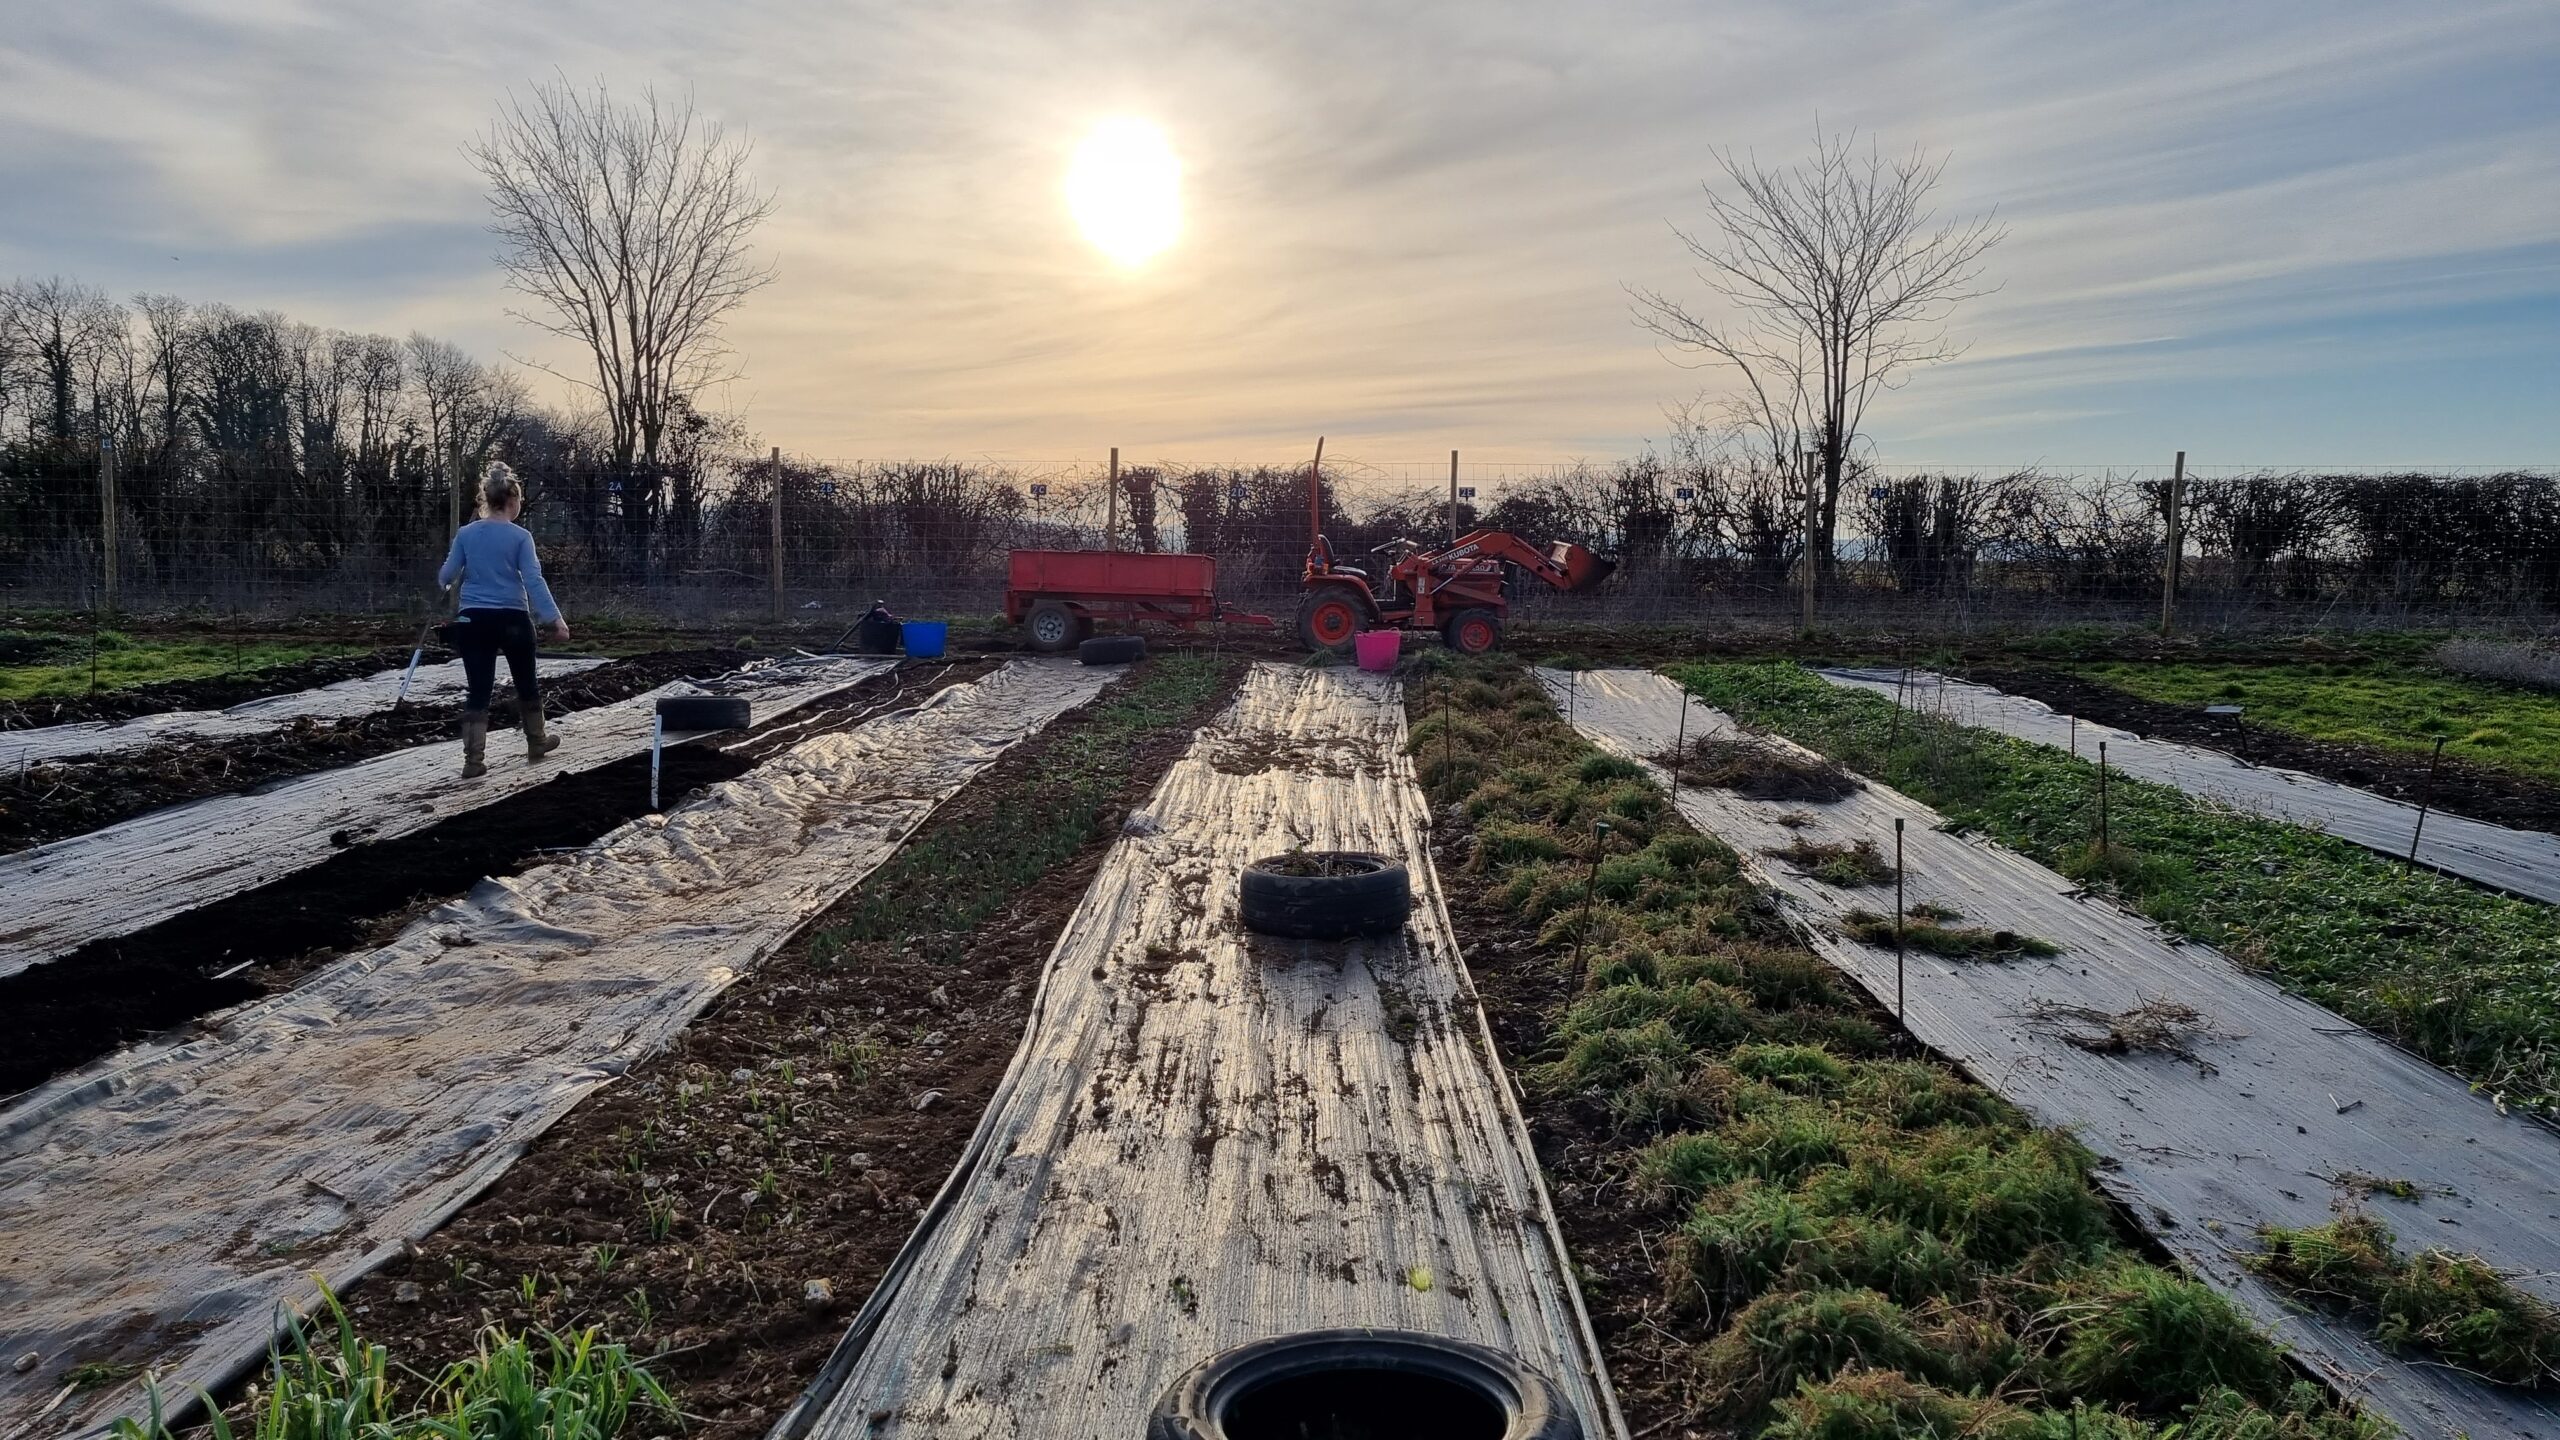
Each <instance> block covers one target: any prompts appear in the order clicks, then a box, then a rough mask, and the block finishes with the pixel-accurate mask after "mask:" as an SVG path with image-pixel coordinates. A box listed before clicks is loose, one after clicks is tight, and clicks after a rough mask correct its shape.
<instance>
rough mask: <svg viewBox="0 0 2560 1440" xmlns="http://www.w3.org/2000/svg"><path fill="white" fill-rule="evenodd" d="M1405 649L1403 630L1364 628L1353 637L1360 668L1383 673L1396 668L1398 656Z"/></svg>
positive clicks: (1354, 650)
mask: <svg viewBox="0 0 2560 1440" xmlns="http://www.w3.org/2000/svg"><path fill="white" fill-rule="evenodd" d="M1403 649H1404V632H1403V631H1401V630H1363V631H1361V632H1360V633H1359V634H1357V635H1354V636H1352V637H1351V650H1352V653H1353V654H1354V655H1356V656H1358V657H1359V660H1360V668H1361V669H1363V670H1376V671H1379V672H1381V673H1383V672H1385V671H1388V670H1393V669H1394V668H1396V656H1397V655H1398V654H1399V653H1400V652H1402V651H1403Z"/></svg>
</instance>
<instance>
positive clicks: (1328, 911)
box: [1237, 850, 1413, 940]
mask: <svg viewBox="0 0 2560 1440" xmlns="http://www.w3.org/2000/svg"><path fill="white" fill-rule="evenodd" d="M1309 861H1316V862H1323V868H1325V869H1326V870H1329V871H1334V872H1337V873H1331V874H1320V875H1298V874H1290V873H1288V872H1289V871H1290V870H1292V869H1300V868H1306V865H1305V862H1309ZM1237 908H1238V912H1239V914H1240V917H1241V918H1242V919H1243V921H1244V926H1245V928H1246V929H1248V930H1255V931H1259V932H1261V933H1262V934H1265V935H1285V936H1287V937H1289V938H1290V939H1293V940H1344V939H1348V938H1350V937H1351V936H1354V935H1383V934H1386V933H1387V932H1389V931H1392V930H1399V929H1402V928H1403V927H1404V921H1405V915H1406V913H1407V912H1409V911H1410V910H1412V908H1413V877H1412V876H1410V875H1408V874H1407V873H1406V872H1405V868H1404V867H1403V866H1402V865H1399V864H1397V863H1395V862H1394V861H1392V860H1390V859H1388V858H1387V857H1385V856H1384V855H1371V854H1366V853H1363V852H1360V851H1353V850H1316V851H1302V852H1299V853H1296V854H1291V855H1274V856H1271V857H1269V858H1267V859H1262V860H1256V861H1254V862H1253V863H1252V864H1251V865H1248V866H1246V867H1245V871H1244V878H1243V880H1242V881H1241V882H1240V883H1239V887H1238V892H1237Z"/></svg>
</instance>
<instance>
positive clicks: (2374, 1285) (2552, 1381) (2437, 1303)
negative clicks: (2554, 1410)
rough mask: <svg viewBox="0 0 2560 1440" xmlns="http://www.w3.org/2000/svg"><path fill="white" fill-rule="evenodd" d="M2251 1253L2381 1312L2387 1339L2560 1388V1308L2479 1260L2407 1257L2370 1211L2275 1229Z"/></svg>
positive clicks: (2313, 1291) (2280, 1271) (2325, 1291)
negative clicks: (2303, 1226)
mask: <svg viewBox="0 0 2560 1440" xmlns="http://www.w3.org/2000/svg"><path fill="white" fill-rule="evenodd" d="M2258 1239H2259V1241H2260V1243H2262V1244H2263V1245H2265V1246H2266V1249H2265V1250H2264V1251H2263V1252H2261V1253H2260V1254H2258V1255H2255V1256H2252V1257H2251V1258H2250V1264H2251V1266H2252V1267H2253V1268H2255V1269H2256V1270H2257V1271H2258V1272H2259V1273H2260V1274H2262V1275H2265V1276H2267V1277H2268V1278H2269V1279H2272V1280H2275V1281H2277V1282H2279V1283H2281V1284H2283V1285H2285V1286H2287V1287H2288V1288H2291V1289H2293V1290H2296V1291H2299V1292H2301V1293H2303V1294H2307V1295H2311V1296H2314V1297H2316V1298H2319V1299H2322V1300H2327V1301H2330V1302H2332V1303H2334V1304H2337V1305H2340V1306H2343V1307H2345V1308H2347V1309H2350V1310H2353V1311H2356V1312H2358V1313H2362V1314H2366V1315H2369V1316H2371V1317H2372V1319H2373V1322H2374V1334H2375V1336H2376V1338H2378V1339H2380V1340H2381V1341H2382V1343H2384V1344H2385V1345H2390V1346H2394V1347H2397V1348H2400V1349H2405V1350H2410V1351H2415V1352H2417V1353H2419V1354H2423V1355H2429V1356H2433V1357H2436V1358H2439V1359H2442V1360H2444V1361H2446V1362H2447V1363H2449V1364H2452V1365H2455V1366H2458V1367H2460V1368H2462V1369H2465V1370H2469V1371H2471V1372H2473V1373H2474V1374H2479V1375H2486V1376H2488V1377H2489V1378H2490V1379H2493V1380H2497V1381H2501V1382H2503V1383H2505V1384H2509V1385H2524V1386H2535V1387H2547V1386H2555V1385H2560V1310H2555V1309H2554V1308H2553V1307H2552V1306H2550V1305H2547V1304H2545V1303H2543V1302H2542V1301H2541V1300H2538V1299H2536V1298H2535V1297H2533V1296H2531V1295H2528V1294H2526V1293H2525V1292H2523V1291H2522V1290H2519V1289H2517V1288H2516V1287H2515V1286H2513V1285H2511V1284H2509V1283H2508V1282H2507V1279H2506V1277H2505V1276H2503V1275H2500V1274H2499V1273H2498V1272H2497V1271H2495V1270H2493V1269H2491V1268H2489V1266H2487V1265H2486V1264H2484V1263H2482V1262H2481V1261H2480V1260H2479V1259H2478V1258H2477V1257H2475V1256H2470V1255H2456V1254H2453V1253H2451V1252H2450V1251H2445V1250H2425V1251H2421V1252H2419V1253H2418V1254H2415V1255H2408V1256H2403V1255H2402V1254H2400V1253H2399V1251H2398V1250H2397V1249H2396V1248H2395V1247H2394V1244H2393V1241H2392V1235H2391V1231H2390V1229H2389V1228H2388V1227H2386V1226H2385V1225H2383V1223H2382V1222H2381V1221H2379V1220H2376V1219H2374V1218H2372V1217H2371V1216H2367V1215H2350V1216H2347V1217H2345V1218H2344V1219H2341V1220H2336V1221H2333V1222H2331V1223H2330V1224H2327V1225H2318V1226H2313V1227H2311V1228H2309V1229H2304V1230H2287V1229H2283V1228H2281V1227H2278V1226H2269V1227H2267V1228H2266V1229H2264V1230H2261V1231H2260V1232H2259V1234H2258Z"/></svg>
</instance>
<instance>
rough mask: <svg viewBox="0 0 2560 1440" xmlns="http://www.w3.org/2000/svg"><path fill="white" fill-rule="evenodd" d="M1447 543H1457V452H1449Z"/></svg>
mask: <svg viewBox="0 0 2560 1440" xmlns="http://www.w3.org/2000/svg"><path fill="white" fill-rule="evenodd" d="M1449 543H1450V544H1452V545H1455V544H1457V543H1458V452H1457V451H1455V450H1452V451H1450V452H1449Z"/></svg>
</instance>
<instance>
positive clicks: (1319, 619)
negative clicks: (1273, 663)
mask: <svg viewBox="0 0 2560 1440" xmlns="http://www.w3.org/2000/svg"><path fill="white" fill-rule="evenodd" d="M1368 619H1369V607H1368V606H1366V605H1364V604H1362V603H1361V601H1360V592H1359V591H1357V590H1354V589H1352V588H1351V587H1350V586H1348V585H1319V586H1317V587H1316V588H1314V589H1313V590H1310V591H1308V592H1307V598H1306V599H1304V600H1301V601H1299V602H1298V643H1299V644H1301V645H1304V646H1306V647H1307V648H1308V649H1310V650H1315V651H1320V652H1321V651H1331V652H1333V653H1334V654H1336V655H1339V654H1341V653H1342V652H1343V651H1346V650H1348V649H1350V648H1351V641H1352V637H1354V636H1356V635H1358V634H1359V633H1360V629H1361V627H1362V626H1363V625H1364V624H1366V623H1367V621H1368Z"/></svg>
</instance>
